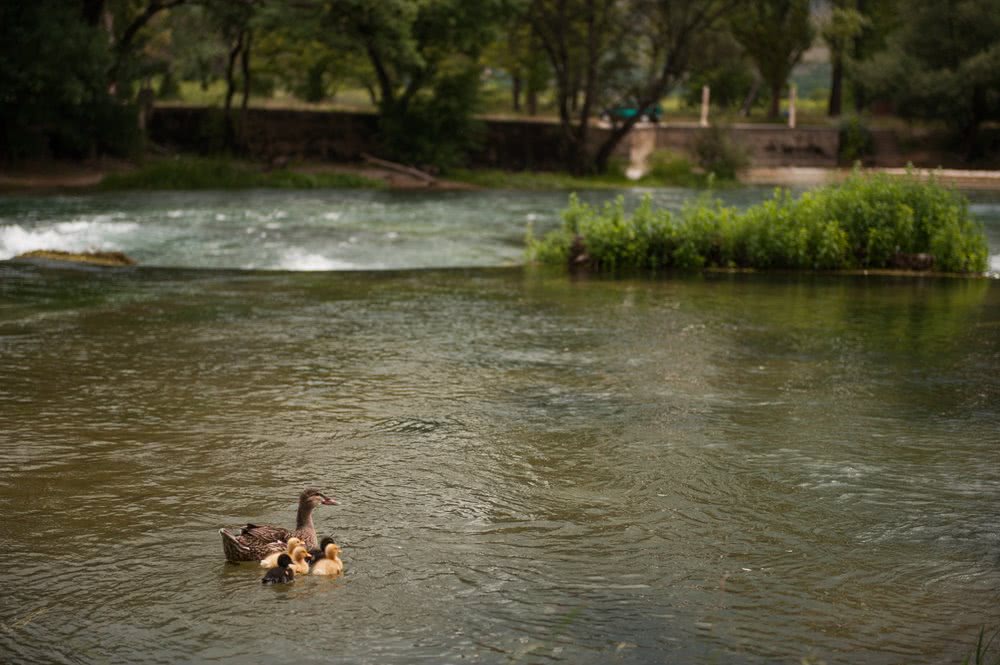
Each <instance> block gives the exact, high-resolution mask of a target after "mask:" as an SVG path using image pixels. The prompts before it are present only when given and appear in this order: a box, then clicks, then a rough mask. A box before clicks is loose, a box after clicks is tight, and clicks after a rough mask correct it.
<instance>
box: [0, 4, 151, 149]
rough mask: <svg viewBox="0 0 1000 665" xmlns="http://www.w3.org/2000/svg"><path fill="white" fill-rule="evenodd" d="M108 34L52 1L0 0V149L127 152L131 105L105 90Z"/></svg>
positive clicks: (132, 130) (134, 135)
mask: <svg viewBox="0 0 1000 665" xmlns="http://www.w3.org/2000/svg"><path fill="white" fill-rule="evenodd" d="M110 64H111V57H110V53H109V51H108V45H107V37H106V35H103V34H102V33H101V32H100V31H99V30H98V29H97V28H92V27H90V26H88V25H86V24H85V23H84V22H83V20H82V17H81V14H80V8H79V7H78V6H76V5H74V4H71V3H65V2H60V1H58V0H37V1H36V2H3V3H0V156H2V157H7V158H9V159H24V158H32V157H47V156H56V157H86V156H89V155H91V154H94V153H96V152H111V153H114V154H127V153H129V152H131V151H132V149H133V148H134V147H135V146H136V145H137V144H138V140H139V137H138V127H137V123H136V117H135V111H134V109H132V108H130V107H128V106H124V105H122V104H120V103H118V102H117V101H116V100H114V99H113V98H112V97H111V96H110V95H109V94H108V84H107V78H106V73H107V69H108V67H109V66H110Z"/></svg>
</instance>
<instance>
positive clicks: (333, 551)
mask: <svg viewBox="0 0 1000 665" xmlns="http://www.w3.org/2000/svg"><path fill="white" fill-rule="evenodd" d="M339 554H340V546H339V545H337V544H336V543H329V544H328V545H327V546H326V547H324V548H323V555H324V556H326V558H327V559H330V560H333V559H336V558H337V556H338V555H339Z"/></svg>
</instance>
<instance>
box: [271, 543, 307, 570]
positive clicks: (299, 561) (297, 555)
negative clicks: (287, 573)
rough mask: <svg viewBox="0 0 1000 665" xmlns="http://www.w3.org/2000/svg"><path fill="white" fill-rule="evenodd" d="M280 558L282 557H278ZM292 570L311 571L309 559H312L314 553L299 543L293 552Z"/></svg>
mask: <svg viewBox="0 0 1000 665" xmlns="http://www.w3.org/2000/svg"><path fill="white" fill-rule="evenodd" d="M278 558H279V560H280V558H281V557H278ZM291 559H292V566H291V568H292V570H294V571H295V572H296V573H308V572H309V559H312V555H310V554H309V550H307V549H306V548H304V547H302V546H301V545H299V546H298V547H296V548H295V551H294V552H292V556H291Z"/></svg>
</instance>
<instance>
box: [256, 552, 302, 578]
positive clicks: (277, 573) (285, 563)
mask: <svg viewBox="0 0 1000 665" xmlns="http://www.w3.org/2000/svg"><path fill="white" fill-rule="evenodd" d="M294 581H295V571H294V570H292V557H290V556H288V555H287V554H281V555H279V556H278V561H277V567H275V568H272V569H271V570H269V571H267V572H266V573H264V577H262V578H261V580H260V583H261V584H290V583H292V582H294Z"/></svg>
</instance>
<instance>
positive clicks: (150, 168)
mask: <svg viewBox="0 0 1000 665" xmlns="http://www.w3.org/2000/svg"><path fill="white" fill-rule="evenodd" d="M381 186H382V183H381V182H380V181H378V180H372V179H370V178H364V177H362V176H357V175H354V174H350V173H297V172H294V171H289V170H285V169H281V170H275V171H266V172H265V171H261V170H260V169H259V168H255V167H253V166H251V165H248V164H243V163H240V162H234V161H232V160H228V159H208V158H185V159H170V160H163V161H158V162H154V163H152V164H149V165H147V166H145V167H143V168H141V169H139V170H137V171H129V172H124V173H112V174H109V175H108V176H107V177H105V178H104V180H103V181H102V182H101V185H100V187H101V188H102V189H109V190H118V189H253V188H276V189H317V188H333V187H381Z"/></svg>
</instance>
